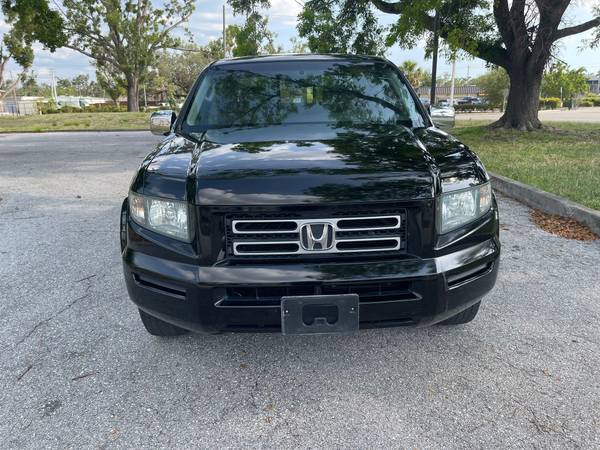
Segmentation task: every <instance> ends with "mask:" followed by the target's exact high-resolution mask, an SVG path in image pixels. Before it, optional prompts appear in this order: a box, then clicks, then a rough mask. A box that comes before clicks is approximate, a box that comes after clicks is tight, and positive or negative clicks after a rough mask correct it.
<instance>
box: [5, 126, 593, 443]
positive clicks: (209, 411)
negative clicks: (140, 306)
mask: <svg viewBox="0 0 600 450" xmlns="http://www.w3.org/2000/svg"><path fill="white" fill-rule="evenodd" d="M155 142H157V139H156V138H155V137H152V136H151V135H150V134H149V133H139V132H133V133H55V134H29V135H27V134H22V135H0V197H1V199H0V337H1V339H0V348H1V351H0V365H1V368H2V370H1V372H0V385H1V386H2V389H0V404H1V405H2V407H1V409H0V443H1V444H0V446H1V447H2V448H49V447H52V448H90V447H110V448H121V447H123V448H124V447H127V448H130V447H136V448H155V447H162V448H174V447H178V448H179V447H219V448H220V447H242V446H244V447H276V448H291V447H300V448H309V447H311V448H314V447H327V448H330V447H334V448H342V447H353V448H372V447H403V448H431V447H436V448H439V447H444V448H461V447H477V448H484V447H486V448H489V447H500V446H502V447H553V448H557V447H584V448H592V447H596V448H597V447H598V446H600V376H599V373H600V326H599V324H600V241H595V242H576V241H568V240H565V239H562V238H560V237H556V236H553V235H550V234H547V233H546V232H544V231H542V230H540V229H538V228H536V227H535V225H533V224H532V223H531V222H530V221H529V218H528V210H527V209H526V208H525V207H523V206H521V205H519V204H518V203H516V202H514V201H512V200H509V199H506V198H501V199H500V206H501V218H502V223H503V225H502V241H503V245H504V247H503V255H502V266H501V271H500V275H499V279H498V283H497V285H496V288H495V290H494V291H493V292H492V293H491V294H490V295H489V296H488V297H487V298H486V299H485V301H484V304H483V306H482V308H481V310H480V313H479V316H478V317H477V318H476V319H475V321H474V322H472V323H471V324H468V325H465V326H459V327H431V328H426V329H412V328H398V329H386V330H370V331H363V332H361V333H360V334H358V335H356V336H352V337H340V336H326V337H283V336H281V335H268V334H267V335H265V334H263V335H259V334H243V335H241V334H238V335H236V334H223V335H216V336H199V335H188V336H184V337H180V338H172V339H160V338H155V337H152V336H150V335H148V334H147V333H146V332H145V330H144V329H143V328H142V326H141V323H140V322H139V318H138V315H137V311H136V310H135V308H134V306H133V304H132V303H131V302H130V301H129V299H128V298H127V293H126V290H125V285H124V282H123V280H122V273H121V261H120V254H119V248H118V216H119V208H120V204H121V200H122V198H123V197H124V196H125V195H126V192H127V187H128V183H129V181H130V179H131V176H132V175H133V172H134V170H135V168H136V166H137V165H138V164H139V162H140V161H141V159H142V158H143V156H145V154H146V153H147V152H148V151H149V150H150V149H151V148H152V147H153V145H154V143H155Z"/></svg>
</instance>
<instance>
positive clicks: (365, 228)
mask: <svg viewBox="0 0 600 450" xmlns="http://www.w3.org/2000/svg"><path fill="white" fill-rule="evenodd" d="M353 222H354V223H353ZM369 222H371V224H369ZM322 223H327V224H330V225H331V227H332V228H333V230H334V233H338V232H339V233H340V234H341V236H339V237H337V238H336V239H335V242H334V245H333V247H332V248H330V249H317V250H308V249H305V248H304V247H303V245H302V243H301V237H300V233H301V229H302V227H303V225H305V224H322ZM248 224H250V225H248ZM252 224H255V225H256V226H255V227H252ZM263 224H264V226H263ZM277 224H284V226H285V227H286V228H289V229H277ZM291 224H293V225H291ZM270 225H272V227H271V229H269V226H270ZM402 226H403V222H402V216H401V215H400V214H398V215H377V216H375V215H367V216H350V217H343V216H342V217H336V218H331V219H316V218H315V219H287V218H286V219H278V220H277V219H265V220H260V219H234V220H232V221H231V233H232V250H233V254H234V255H235V256H270V255H272V256H282V255H327V254H336V253H368V252H388V251H397V250H400V249H401V248H402V237H401V235H402V233H401V229H402ZM344 232H351V233H353V234H355V236H344V235H343V233H344ZM288 236H289V239H288ZM370 242H371V243H373V246H369V245H368V243H370ZM352 243H356V244H357V245H356V247H350V248H340V244H342V247H349V246H350V245H351V244H352ZM291 245H296V249H295V250H294V251H292V250H291V249H290V246H291ZM253 246H254V247H255V250H252V247H253ZM278 246H281V247H279V249H278ZM283 246H285V248H284V247H283ZM269 247H272V248H269Z"/></svg>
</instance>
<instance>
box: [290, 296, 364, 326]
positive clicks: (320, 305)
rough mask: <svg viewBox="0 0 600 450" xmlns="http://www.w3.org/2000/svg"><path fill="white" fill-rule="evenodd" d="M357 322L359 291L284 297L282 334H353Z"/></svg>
mask: <svg viewBox="0 0 600 450" xmlns="http://www.w3.org/2000/svg"><path fill="white" fill-rule="evenodd" d="M358 324H359V298H358V295H357V294H340V295H309V296H289V297H282V298H281V332H282V333H283V334H353V333H356V332H357V331H358Z"/></svg>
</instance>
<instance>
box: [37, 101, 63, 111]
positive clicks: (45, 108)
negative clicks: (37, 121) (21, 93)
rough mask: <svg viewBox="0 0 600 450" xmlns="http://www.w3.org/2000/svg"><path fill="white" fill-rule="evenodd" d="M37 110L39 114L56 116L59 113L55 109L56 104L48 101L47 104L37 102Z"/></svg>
mask: <svg viewBox="0 0 600 450" xmlns="http://www.w3.org/2000/svg"><path fill="white" fill-rule="evenodd" d="M37 109H38V111H39V112H40V114H56V113H58V112H60V111H59V110H58V109H57V108H56V103H54V101H53V100H50V101H49V102H37Z"/></svg>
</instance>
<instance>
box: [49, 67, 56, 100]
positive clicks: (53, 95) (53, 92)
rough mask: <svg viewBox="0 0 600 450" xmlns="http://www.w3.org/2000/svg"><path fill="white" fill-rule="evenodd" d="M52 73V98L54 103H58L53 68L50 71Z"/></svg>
mask: <svg viewBox="0 0 600 450" xmlns="http://www.w3.org/2000/svg"><path fill="white" fill-rule="evenodd" d="M50 73H51V74H52V87H51V89H50V91H51V95H52V98H53V99H54V103H57V104H58V98H57V97H58V95H57V94H56V78H55V77H54V69H52V70H51V71H50Z"/></svg>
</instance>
